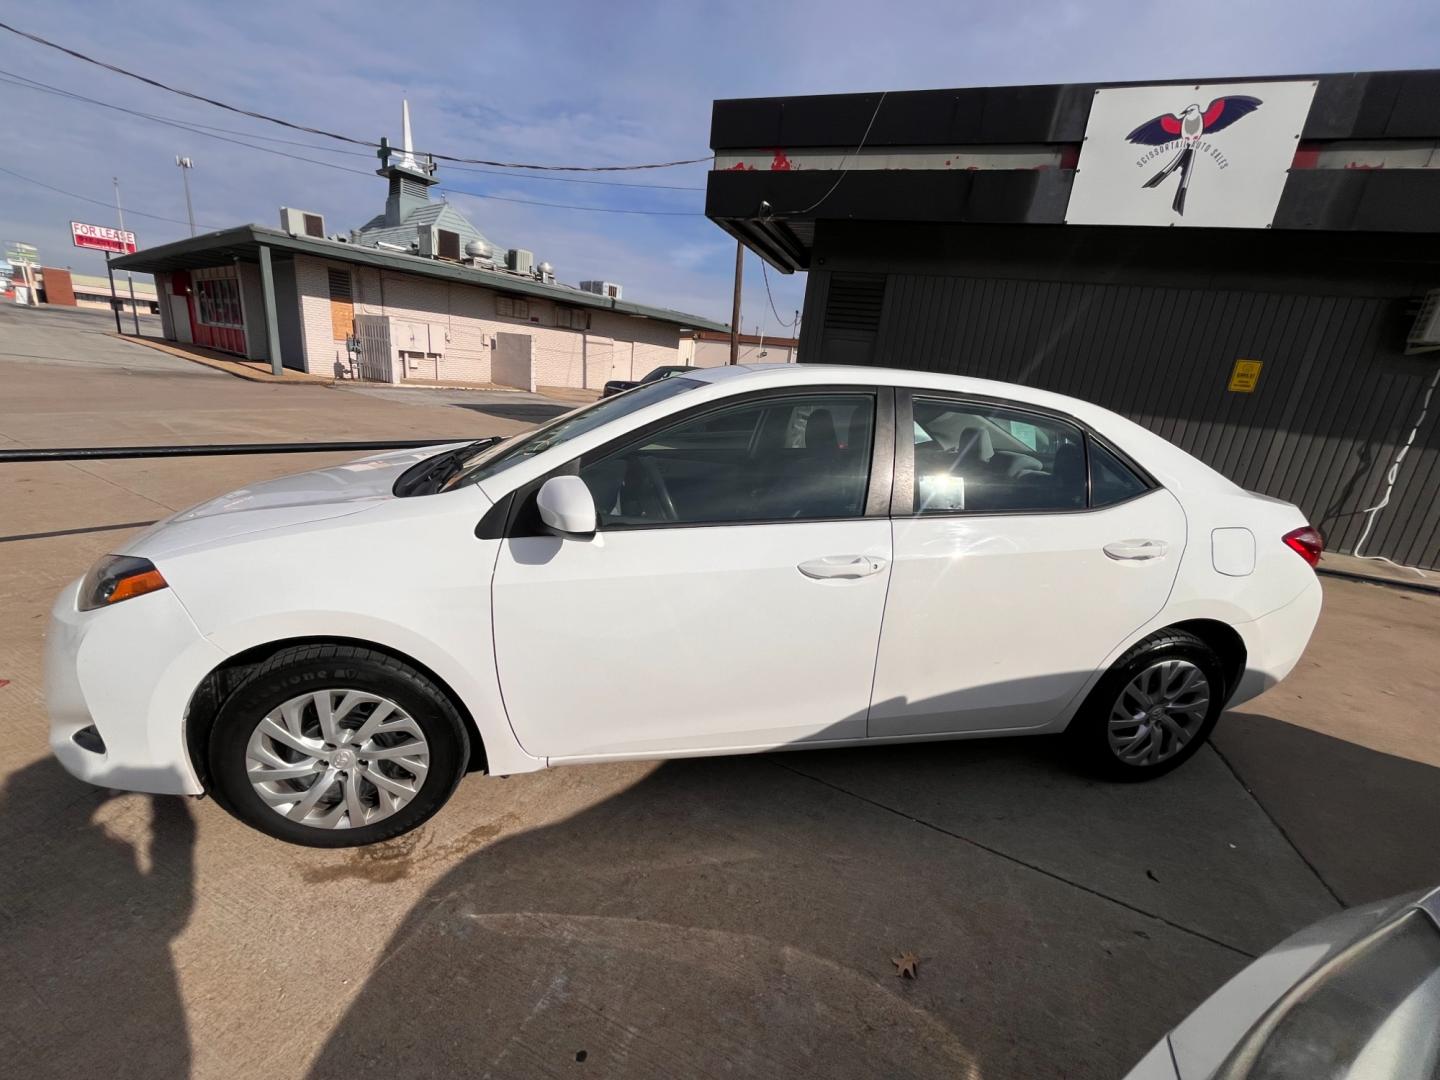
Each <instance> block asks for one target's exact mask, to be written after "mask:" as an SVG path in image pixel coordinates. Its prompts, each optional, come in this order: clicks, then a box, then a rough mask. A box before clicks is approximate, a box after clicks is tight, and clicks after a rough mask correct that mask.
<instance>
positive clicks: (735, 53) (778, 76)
mask: <svg viewBox="0 0 1440 1080" xmlns="http://www.w3.org/2000/svg"><path fill="white" fill-rule="evenodd" d="M4 12H5V13H4V15H3V16H0V18H3V19H4V20H5V21H7V22H11V23H14V24H15V25H17V26H19V27H21V28H22V29H26V30H30V31H32V32H35V33H38V34H41V35H44V36H46V37H49V38H52V39H54V40H57V41H60V42H62V43H64V44H67V45H70V46H71V47H73V48H76V49H79V50H80V51H82V52H86V53H89V54H91V55H94V56H96V57H98V58H100V59H104V60H108V61H110V62H112V63H116V64H120V65H122V66H126V67H130V68H132V69H134V70H137V71H140V72H141V73H144V74H148V75H151V76H153V77H155V78H158V79H161V80H162V81H165V82H168V83H171V84H172V85H176V86H180V87H184V88H187V89H191V90H194V91H196V92H199V93H204V94H206V95H207V96H210V97H215V98H219V99H221V100H225V101H230V102H233V103H235V104H239V105H244V106H247V107H249V108H252V109H257V110H260V111H264V112H269V113H272V114H277V115H280V116H284V117H286V118H289V119H293V120H295V121H298V122H301V123H305V124H309V125H313V126H315V127H322V128H327V129H329V130H334V131H340V132H344V133H346V134H351V135H354V136H356V137H361V138H369V139H378V137H379V136H381V135H388V136H390V138H391V139H392V140H393V141H398V136H399V126H400V118H399V113H400V106H399V103H400V99H401V97H402V96H404V97H408V98H409V100H410V107H411V114H412V118H413V121H414V126H415V134H416V142H417V148H419V149H422V150H434V151H440V152H444V153H449V154H455V155H459V156H465V157H484V158H492V159H498V160H519V161H537V162H545V163H559V164H622V163H633V162H642V161H661V160H672V159H675V158H689V157H698V156H700V155H702V154H704V153H706V152H707V146H708V136H709V126H710V105H711V102H712V101H713V100H714V99H715V98H724V97H748V96H762V95H783V94H813V93H835V92H843V91H858V90H879V89H911V88H921V87H947V86H975V85H990V84H1001V83H1031V82H1064V81H1073V80H1087V79H1107V80H1114V79H1151V78H1195V77H1206V76H1226V75H1250V74H1274V73H1287V72H1305V73H1313V72H1323V71H1351V70H1368V69H1377V68H1406V67H1426V66H1434V65H1436V64H1437V63H1440V59H1437V58H1440V4H1435V3H1434V2H1433V0H1428V2H1408V0H1373V2H1371V3H1369V4H1365V5H1361V4H1359V3H1344V4H1342V3H1331V2H1325V0H1281V2H1267V0H1248V2H1244V3H1232V2H1229V0H1209V2H1207V3H1204V4H1180V3H1115V2H1093V3H1088V4H1077V3H1059V2H1049V0H1036V2H1027V0H1012V2H1009V3H1003V4H1002V3H979V4H977V3H965V2H957V0H940V2H924V3H905V2H900V0H891V2H889V3H885V4H877V3H874V2H873V0H871V2H855V0H829V2H820V3H809V2H806V3H788V4H787V3H705V2H698V0H692V2H686V0H666V2H662V3H641V2H636V0H619V2H613V3H604V4H602V3H596V2H594V0H590V2H586V3H569V2H562V0H551V2H548V3H532V4H523V5H514V4H505V5H501V4H479V3H474V2H471V3H444V2H440V0H431V2H430V3H426V4H417V5H407V4H401V3H378V2H371V0H348V2H338V0H329V2H310V3H307V2H305V0H289V2H286V3H276V2H270V0H250V2H247V3H244V4H223V5H222V4H209V3H202V4H177V3H174V2H173V0H170V2H164V3H159V2H156V3H151V2H145V0H129V2H126V3H123V4H120V3H97V2H90V3H72V2H65V0H46V2H45V3H38V4H35V3H32V4H25V5H7V6H6V7H5V9H4ZM411 13H414V17H413V18H411V17H409V15H410V14H411ZM0 73H3V74H0V78H9V77H12V76H15V75H20V76H24V77H27V78H30V79H35V80H39V81H41V82H44V83H47V84H50V85H52V86H56V87H62V88H64V89H67V90H70V91H72V92H74V93H78V94H84V95H87V96H89V97H94V98H100V99H103V100H105V101H108V102H110V103H112V104H116V105H123V106H125V107H127V108H133V109H138V110H141V111H145V112H148V113H153V114H156V115H159V116H164V117H170V118H175V119H179V120H183V121H186V122H188V123H199V124H208V125H213V126H218V127H222V128H226V129H231V130H232V131H238V132H248V133H253V134H254V135H263V136H269V137H272V138H283V139H294V140H297V141H300V142H305V143H310V144H314V147H326V145H327V144H326V141H325V140H323V139H317V138H314V137H311V136H307V135H301V134H297V133H294V132H287V131H285V130H283V129H280V128H277V127H273V126H270V125H267V124H263V123H259V122H255V121H251V120H248V119H246V118H243V117H239V116H236V115H234V114H229V113H225V112H221V111H219V110H216V109H214V108H211V107H209V106H204V105H201V104H198V103H194V102H190V101H187V100H184V99H182V98H179V97H176V96H174V95H171V94H167V93H164V92H162V91H159V90H155V89H152V88H149V87H146V86H143V85H141V84H140V83H137V82H134V81H132V80H129V79H126V78H123V77H121V76H118V75H114V74H112V73H110V72H106V71H102V70H100V69H98V68H94V67H91V66H89V65H86V64H83V63H80V62H78V61H75V60H72V59H70V58H68V57H65V56H62V55H60V54H58V53H55V52H53V51H51V50H47V49H44V48H41V47H40V46H37V45H34V44H31V43H29V42H26V41H24V40H22V39H19V38H16V37H14V36H13V35H11V34H7V33H0ZM0 95H3V104H0V137H3V138H4V142H5V146H6V152H5V154H4V160H3V161H0V164H3V165H4V167H6V168H9V169H12V170H14V171H16V172H20V173H23V174H25V175H26V176H29V177H33V178H35V179H37V180H41V181H44V182H46V183H48V184H50V185H53V186H55V187H60V188H64V189H66V190H68V191H71V192H75V193H77V194H79V195H84V196H88V197H89V198H92V199H96V200H100V201H101V202H104V203H108V202H109V200H110V199H111V197H112V190H111V184H110V178H111V176H112V175H113V176H118V177H119V178H120V182H121V190H122V195H123V200H124V203H125V205H126V206H127V207H128V208H130V209H131V210H132V213H131V214H130V215H129V216H128V217H127V220H126V225H127V226H128V227H129V228H131V229H132V230H134V231H135V232H136V233H137V234H138V235H139V238H140V242H141V245H142V246H146V245H151V244H157V243H163V242H166V241H169V240H174V239H178V238H180V237H182V236H184V235H186V233H187V232H188V229H187V228H186V226H185V225H183V224H176V223H175V222H177V221H178V222H183V221H184V218H185V202H184V196H183V192H182V190H181V184H180V176H179V170H177V169H176V167H175V164H174V158H175V155H176V154H187V155H189V156H191V157H192V158H193V159H194V161H195V168H194V170H193V172H192V173H191V182H192V191H193V194H194V201H195V216H196V220H197V222H198V224H199V225H200V226H201V227H202V228H206V227H209V228H220V227H225V226H228V225H234V224H239V223H242V222H248V221H255V222H259V223H261V224H266V225H274V224H276V223H277V211H278V207H279V206H281V205H288V206H296V207H302V208H304V209H309V210H318V211H320V212H322V213H323V214H324V215H325V217H326V222H327V227H328V228H329V229H331V230H332V231H340V230H347V229H349V228H351V227H353V226H356V225H358V224H360V223H361V222H362V221H364V220H365V219H366V218H368V217H369V216H371V215H372V214H373V213H375V212H376V211H377V210H378V209H380V208H381V206H382V204H383V201H384V182H383V181H382V180H380V179H379V178H378V177H375V176H373V175H369V173H370V172H371V171H372V170H373V169H374V167H375V165H376V162H375V161H374V159H373V158H368V157H365V156H355V155H352V154H348V153H335V152H333V148H335V147H339V146H340V145H341V144H329V148H322V149H316V148H306V147H297V146H288V145H285V144H282V143H278V142H260V141H258V140H254V139H252V141H255V142H256V144H257V145H263V146H267V147H270V148H271V149H275V150H282V151H285V152H287V153H294V154H298V155H301V156H305V157H309V158H314V159H318V160H322V161H327V162H330V163H331V164H332V165H335V166H341V167H342V168H327V167H322V166H318V165H314V164H310V163H307V162H301V161H295V160H291V159H287V158H284V157H278V156H275V155H273V154H269V153H263V152H260V151H256V150H252V149H248V148H245V147H241V146H237V145H233V144H232V143H227V142H223V141H219V140H216V139H213V138H206V137H203V136H201V135H197V134H193V133H191V132H188V131H183V130H177V129H175V128H172V127H166V126H163V125H160V124H157V123H153V122H150V121H146V120H142V119H138V118H135V117H131V116H127V115H124V114H119V113H114V112H110V111H107V110H105V109H101V108H97V107H95V106H93V105H90V104H85V103H82V102H77V101H73V100H70V99H66V98H62V97H57V96H54V95H51V94H46V93H40V92H37V91H33V90H28V89H21V88H19V87H16V86H13V85H11V84H8V83H4V82H0ZM227 137H236V136H227ZM348 149H350V150H352V151H353V150H355V149H357V148H354V147H350V148H348ZM352 169H353V170H359V173H358V174H357V173H355V172H350V171H345V170H352ZM439 177H440V180H441V186H442V187H444V188H446V189H448V190H449V191H450V192H451V194H450V195H449V196H448V197H449V198H450V199H451V201H453V202H454V203H455V204H456V205H458V206H459V207H460V208H461V209H463V210H464V211H465V213H466V214H467V215H468V216H469V217H470V218H471V220H472V221H474V222H475V224H476V225H477V226H478V227H479V228H480V229H481V230H482V231H483V232H484V233H485V234H486V235H487V236H489V237H490V238H491V240H492V241H494V242H496V243H497V244H499V245H501V246H506V247H526V248H529V249H531V250H533V251H534V252H535V253H536V255H537V258H541V259H548V260H549V261H550V262H552V263H553V264H554V265H555V267H556V271H557V273H558V275H559V276H560V279H561V280H562V281H568V282H572V283H573V282H578V281H579V280H581V279H582V278H591V277H596V278H605V279H607V280H611V281H619V282H621V283H623V285H624V286H625V295H626V298H627V299H633V300H637V301H640V302H644V303H653V304H660V305H664V306H668V307H674V308H678V309H681V310H685V311H692V312H695V313H697V314H702V315H708V316H711V317H714V318H718V319H722V320H725V321H728V319H729V307H730V300H729V297H730V282H731V275H732V272H733V266H734V245H733V242H732V241H730V240H729V238H728V237H727V236H726V235H725V234H724V233H722V232H721V231H720V230H719V229H718V228H716V227H715V226H714V225H712V224H710V222H708V221H707V220H706V219H705V218H704V217H703V216H700V211H701V210H702V209H703V204H704V193H703V191H701V190H669V189H662V188H656V187H652V188H645V189H640V188H623V187H608V186H602V185H596V184H582V183H564V182H558V181H547V180H539V179H534V178H531V177H530V176H527V175H516V176H508V175H491V174H488V173H478V172H476V173H467V172H460V171H458V170H456V169H454V168H443V167H442V169H441V171H440V173H439ZM599 178H604V177H599ZM613 178H615V179H624V180H626V181H628V182H632V183H642V184H665V185H675V186H678V187H681V188H696V189H698V188H702V187H703V185H704V182H705V167H704V166H703V165H693V166H687V167H684V168H675V169H667V170H657V171H652V172H644V173H634V174H625V175H623V176H620V177H613ZM461 192H470V193H473V194H461ZM481 195H485V196H491V198H481V197H478V196H481ZM504 199H522V200H532V201H542V202H555V203H568V204H580V205H585V206H593V207H605V208H609V209H612V210H614V209H625V210H638V209H645V210H664V211H670V212H672V213H670V214H668V215H665V216H646V215H633V214H618V213H598V212H586V211H580V210H567V209H557V208H553V207H541V206H532V205H526V204H524V203H518V202H508V201H502V200H504ZM133 211H144V212H146V213H149V214H153V215H157V216H159V217H161V218H170V219H174V220H173V221H160V220H153V219H151V218H146V217H142V216H140V215H139V214H138V213H135V212H133ZM72 218H75V219H78V220H84V221H92V222H97V223H100V224H114V210H113V209H107V208H106V207H105V206H99V205H94V204H91V203H86V202H82V201H78V200H76V199H74V198H71V197H69V196H66V195H60V194H57V193H54V192H51V191H47V190H44V189H42V188H39V187H36V186H33V185H31V184H28V183H23V182H21V181H19V180H16V179H15V178H14V177H12V176H9V175H6V174H4V173H0V241H4V242H9V241H14V240H22V241H27V242H30V243H34V244H37V245H38V246H39V247H40V250H41V257H42V261H44V262H47V263H50V264H58V265H70V266H74V267H75V269H77V270H81V271H90V272H100V270H101V268H102V266H103V264H102V262H101V260H100V259H99V257H98V256H95V255H92V254H90V253H86V252H81V251H77V250H75V249H73V248H72V247H71V246H70V243H69V227H68V222H69V221H70V220H71V219H72ZM770 281H771V286H772V289H773V292H774V296H775V303H776V306H777V307H778V308H779V312H780V315H781V316H782V317H783V318H784V319H786V320H787V321H788V320H789V318H790V315H791V313H792V312H793V311H794V310H795V309H796V308H798V307H800V306H801V300H802V296H803V292H804V276H803V275H795V276H792V277H786V276H784V275H780V274H777V273H775V272H773V271H772V272H771V274H770ZM743 323H744V327H745V329H746V330H747V331H753V330H755V329H756V328H757V326H763V327H764V329H765V332H767V333H772V334H773V333H776V332H777V326H776V319H775V317H774V316H773V315H772V314H771V313H770V308H769V304H768V303H767V301H766V297H765V292H764V288H763V285H762V283H761V279H760V271H759V264H758V263H757V262H756V261H755V259H754V257H753V256H751V257H750V258H749V260H748V262H747V287H746V290H745V308H744V316H743Z"/></svg>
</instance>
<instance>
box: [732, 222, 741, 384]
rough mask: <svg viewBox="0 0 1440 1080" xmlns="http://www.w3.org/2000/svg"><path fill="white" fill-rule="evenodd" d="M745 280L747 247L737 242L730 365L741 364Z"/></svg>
mask: <svg viewBox="0 0 1440 1080" xmlns="http://www.w3.org/2000/svg"><path fill="white" fill-rule="evenodd" d="M744 279H745V245H744V244H742V243H740V241H739V240H736V241H735V303H734V305H733V306H732V307H731V309H730V363H731V364H738V363H739V362H740V285H741V282H742V281H744Z"/></svg>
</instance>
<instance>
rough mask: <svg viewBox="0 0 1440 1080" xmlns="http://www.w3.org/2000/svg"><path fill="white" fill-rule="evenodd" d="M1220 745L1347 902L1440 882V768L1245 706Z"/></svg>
mask: <svg viewBox="0 0 1440 1080" xmlns="http://www.w3.org/2000/svg"><path fill="white" fill-rule="evenodd" d="M1432 708H1433V706H1432ZM1215 746H1216V748H1217V749H1218V750H1219V751H1220V753H1221V754H1222V755H1223V756H1224V758H1225V760H1226V761H1227V762H1228V763H1229V764H1230V766H1231V768H1233V769H1234V770H1235V772H1236V774H1237V775H1238V776H1239V777H1240V779H1241V781H1242V782H1243V783H1244V784H1245V786H1246V787H1247V788H1249V789H1250V791H1251V792H1252V793H1253V794H1254V795H1255V798H1256V799H1257V800H1258V801H1259V802H1260V804H1261V805H1262V806H1263V807H1264V808H1265V810H1266V812H1267V813H1268V814H1269V815H1270V816H1271V817H1272V818H1273V819H1274V820H1275V822H1276V824H1277V825H1278V826H1279V827H1280V828H1281V829H1283V830H1284V831H1285V834H1286V835H1287V836H1288V837H1289V839H1290V841H1291V842H1292V843H1293V844H1294V845H1295V847H1296V848H1297V849H1298V850H1299V851H1300V853H1301V854H1302V855H1304V856H1305V858H1306V860H1307V861H1309V863H1310V864H1311V865H1312V866H1313V867H1314V868H1315V870H1316V872H1317V873H1318V874H1319V875H1320V877H1321V878H1322V879H1323V880H1324V881H1325V883H1326V884H1327V885H1328V886H1329V887H1330V888H1331V889H1332V890H1333V891H1334V893H1335V894H1336V896H1338V897H1339V899H1340V900H1341V902H1342V903H1344V904H1346V905H1355V904H1362V903H1367V902H1369V901H1371V900H1378V899H1382V898H1384V897H1387V896H1395V895H1398V894H1400V893H1404V892H1408V891H1411V890H1414V889H1422V888H1426V887H1434V886H1437V885H1440V841H1437V837H1440V769H1437V768H1435V767H1434V766H1432V765H1427V764H1425V763H1423V762H1419V761H1410V760H1408V759H1406V758H1402V757H1395V756H1394V755H1391V754H1385V753H1381V752H1379V751H1376V750H1371V749H1368V748H1367V747H1364V746H1358V745H1356V744H1355V743H1352V742H1347V741H1346V740H1344V739H1337V738H1334V737H1333V736H1330V735H1324V734H1321V733H1320V732H1317V731H1311V730H1310V729H1309V728H1303V727H1297V726H1296V725H1294V724H1287V723H1285V722H1284V721H1283V720H1277V719H1275V718H1274V717H1271V716H1265V715H1263V714H1259V713H1248V712H1244V711H1239V712H1232V713H1229V714H1227V715H1226V717H1225V719H1224V721H1223V722H1222V723H1221V724H1220V726H1219V727H1218V728H1217V729H1216V733H1215Z"/></svg>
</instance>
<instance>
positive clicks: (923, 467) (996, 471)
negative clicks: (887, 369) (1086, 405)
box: [913, 397, 1087, 514]
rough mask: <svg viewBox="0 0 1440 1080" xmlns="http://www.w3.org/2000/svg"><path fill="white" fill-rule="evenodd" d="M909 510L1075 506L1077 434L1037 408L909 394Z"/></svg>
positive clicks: (1081, 501) (1082, 494)
mask: <svg viewBox="0 0 1440 1080" xmlns="http://www.w3.org/2000/svg"><path fill="white" fill-rule="evenodd" d="M913 409H914V440H915V442H914V454H915V494H914V512H915V513H917V514H927V513H954V512H957V511H965V512H968V513H1006V512H1015V511H1031V512H1045V511H1056V510H1078V509H1083V508H1084V507H1085V503H1086V487H1087V483H1086V471H1085V436H1084V433H1083V432H1081V430H1080V429H1079V428H1078V427H1076V426H1075V425H1073V424H1069V423H1066V422H1065V421H1063V420H1059V419H1056V418H1054V417H1049V416H1044V415H1041V414H1038V413H1027V412H1023V411H1021V410H1016V409H1007V408H1002V407H992V406H987V405H981V404H978V403H975V402H960V401H951V400H945V399H937V398H924V397H917V398H915V399H914V403H913Z"/></svg>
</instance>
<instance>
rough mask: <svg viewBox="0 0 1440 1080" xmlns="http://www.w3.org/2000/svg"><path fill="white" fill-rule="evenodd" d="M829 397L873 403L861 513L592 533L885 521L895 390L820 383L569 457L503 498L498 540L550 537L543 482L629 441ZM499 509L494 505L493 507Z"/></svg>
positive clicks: (739, 399)
mask: <svg viewBox="0 0 1440 1080" xmlns="http://www.w3.org/2000/svg"><path fill="white" fill-rule="evenodd" d="M833 394H849V395H852V396H863V397H870V398H873V399H874V401H875V418H874V425H873V430H872V433H871V439H870V466H869V468H870V475H869V477H868V479H867V481H866V489H865V506H864V509H863V510H862V511H861V513H859V514H856V515H851V516H846V517H807V518H785V519H784V520H776V519H774V518H747V519H744V520H739V521H654V522H645V523H644V524H621V525H608V526H601V527H600V528H597V529H596V535H604V534H606V533H618V532H652V531H658V530H669V529H728V528H737V527H742V526H760V525H803V524H807V523H815V522H827V521H828V522H836V521H867V520H874V519H876V518H888V517H889V516H890V491H891V486H892V484H893V482H894V460H895V430H896V427H895V388H894V387H890V386H871V385H866V384H843V383H842V384H832V383H823V384H815V385H809V386H775V387H765V388H762V389H758V390H751V391H747V392H745V393H741V394H730V395H728V396H726V397H722V398H716V399H715V400H713V401H706V402H702V403H700V404H697V405H693V406H691V407H690V408H688V409H683V410H681V411H679V412H674V413H671V414H670V415H669V416H665V417H661V418H660V419H659V420H654V421H651V422H650V423H648V424H645V425H644V426H642V427H638V428H634V429H632V430H630V431H627V432H626V433H625V434H624V435H618V436H616V437H615V438H614V439H611V440H610V441H609V442H606V443H602V444H601V445H599V446H597V447H595V448H594V449H593V450H590V451H589V452H587V453H585V454H582V455H580V456H579V457H575V458H571V459H570V460H569V461H567V462H565V463H564V464H563V465H558V466H556V467H555V468H553V469H551V470H550V471H549V472H547V473H545V474H544V475H543V476H538V477H536V478H535V479H534V480H531V481H530V482H529V483H527V484H522V485H521V486H520V487H518V488H516V489H515V490H514V491H513V492H511V493H510V494H509V495H507V496H506V497H505V499H508V500H509V506H508V507H507V509H506V510H505V511H504V513H505V526H504V529H503V536H504V537H505V538H506V539H512V538H517V537H524V536H549V535H553V534H551V533H550V532H549V531H548V530H546V529H544V528H542V527H541V526H540V525H539V511H538V510H537V509H536V507H535V497H536V495H537V494H538V493H539V491H540V488H541V487H543V486H544V484H545V481H547V480H549V479H550V478H551V477H553V476H577V475H579V472H580V469H581V468H582V467H583V466H584V465H586V464H589V463H590V462H592V461H598V460H600V459H601V458H604V457H608V456H609V455H611V454H613V453H616V452H618V451H620V450H623V449H624V448H625V447H626V446H628V445H629V444H630V443H632V442H640V441H642V440H644V439H647V438H649V437H650V436H651V435H654V434H655V433H656V432H658V431H663V430H665V429H666V428H669V427H673V426H675V425H676V424H683V423H688V422H689V421H691V420H694V419H696V418H698V417H702V416H705V415H707V414H709V413H713V412H719V411H721V410H723V409H728V408H731V407H734V406H741V405H747V404H753V403H756V402H762V401H774V400H783V399H785V398H793V397H811V396H819V395H833ZM502 501H504V500H502ZM498 505H499V504H498V503H497V507H498ZM493 513H494V511H493V510H492V514H493ZM490 518H491V514H487V515H486V520H482V522H481V523H480V525H477V526H476V535H480V530H481V527H482V526H483V527H485V532H486V533H487V535H489V534H493V533H495V532H497V531H501V530H497V529H496V528H495V522H493V521H490V522H489V524H488V525H487V524H486V521H488V520H489V519H490Z"/></svg>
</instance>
